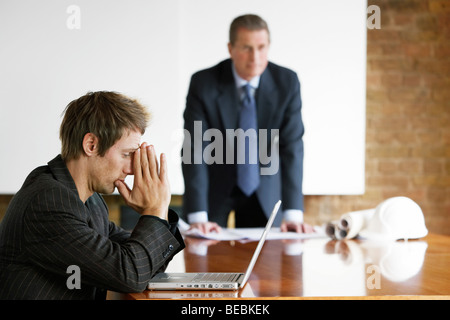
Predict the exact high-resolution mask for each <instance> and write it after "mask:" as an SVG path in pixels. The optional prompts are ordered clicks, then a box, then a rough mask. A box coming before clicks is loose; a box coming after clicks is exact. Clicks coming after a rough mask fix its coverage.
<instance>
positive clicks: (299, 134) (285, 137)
mask: <svg viewBox="0 0 450 320" xmlns="http://www.w3.org/2000/svg"><path fill="white" fill-rule="evenodd" d="M292 78H293V79H292V82H293V83H292V85H291V86H292V90H291V94H290V98H289V101H288V106H287V109H286V112H285V115H284V119H283V123H282V126H281V128H280V162H281V179H282V180H281V181H282V183H281V185H282V190H281V192H282V199H283V207H284V208H285V212H284V220H283V222H282V224H281V230H282V231H294V232H305V233H309V232H312V231H313V229H312V227H311V226H309V225H308V224H305V223H304V222H303V209H304V204H303V187H302V185H303V154H304V153H303V152H304V148H303V134H304V132H305V130H304V126H303V120H302V114H301V108H302V101H301V92H300V82H299V80H298V77H297V75H296V74H294V75H293V77H292ZM286 209H287V210H286Z"/></svg>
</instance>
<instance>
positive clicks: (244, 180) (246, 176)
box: [237, 84, 259, 196]
mask: <svg viewBox="0 0 450 320" xmlns="http://www.w3.org/2000/svg"><path fill="white" fill-rule="evenodd" d="M243 89H244V92H245V96H244V99H243V101H242V109H241V115H240V118H239V126H240V128H241V129H243V130H244V132H246V131H247V130H248V129H252V130H251V131H253V130H254V135H252V134H250V138H249V139H248V140H249V141H248V143H245V163H244V164H239V163H238V164H237V185H238V187H239V188H240V189H241V190H242V192H243V193H244V194H245V195H247V196H250V195H251V194H252V193H253V192H255V190H256V189H257V188H258V185H259V165H258V135H257V129H258V125H257V116H256V103H255V99H254V97H253V95H252V93H251V87H250V85H249V84H247V85H245V86H244V87H243ZM252 137H253V138H254V139H252ZM246 140H247V139H246ZM239 147H243V146H239V145H238V148H239ZM250 148H254V151H256V163H250V162H251V161H250V154H249V150H250ZM238 155H239V153H238ZM253 162H255V161H253Z"/></svg>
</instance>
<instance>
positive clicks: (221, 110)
mask: <svg viewBox="0 0 450 320" xmlns="http://www.w3.org/2000/svg"><path fill="white" fill-rule="evenodd" d="M239 107H240V102H239V97H238V93H237V90H236V85H235V83H234V78H233V74H232V71H231V60H229V63H226V64H225V65H224V69H223V72H222V75H221V81H220V87H219V95H218V97H217V108H218V114H219V115H220V117H221V120H222V124H223V126H224V129H235V128H236V126H237V125H238V123H239Z"/></svg>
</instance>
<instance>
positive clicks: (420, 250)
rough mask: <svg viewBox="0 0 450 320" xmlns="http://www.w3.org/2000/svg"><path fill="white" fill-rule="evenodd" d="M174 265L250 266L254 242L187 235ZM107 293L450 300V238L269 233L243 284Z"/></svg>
mask: <svg viewBox="0 0 450 320" xmlns="http://www.w3.org/2000/svg"><path fill="white" fill-rule="evenodd" d="M186 244H187V247H186V249H185V250H184V252H183V253H180V254H178V256H177V258H176V259H175V260H174V261H173V262H172V264H171V265H170V266H169V268H170V270H168V271H175V272H184V271H186V272H203V271H209V272H245V270H246V268H247V266H248V263H249V261H250V259H251V256H252V254H253V251H254V249H255V248H256V245H257V242H247V243H242V242H238V241H221V242H215V241H208V240H198V239H193V238H187V239H186ZM108 297H109V298H110V299H133V300H134V299H209V298H213V299H220V298H225V299H232V298H241V299H245V298H249V299H255V298H256V299H349V298H351V299H450V237H449V236H442V235H434V234H431V235H428V236H427V237H425V238H423V239H419V240H409V241H395V242H392V241H391V242H372V241H365V240H346V241H336V240H331V239H329V238H320V239H317V238H316V239H307V240H268V241H266V243H265V245H264V247H263V250H262V252H261V255H260V257H259V260H258V262H257V264H256V266H255V268H254V270H253V273H252V275H251V276H250V279H249V282H248V283H247V285H246V286H245V287H244V288H243V289H241V290H239V291H230V292H224V291H213V292H211V291H196V292H187V291H176V292H170V291H149V290H146V291H144V292H143V293H133V294H125V295H120V294H115V293H110V294H109V296H108Z"/></svg>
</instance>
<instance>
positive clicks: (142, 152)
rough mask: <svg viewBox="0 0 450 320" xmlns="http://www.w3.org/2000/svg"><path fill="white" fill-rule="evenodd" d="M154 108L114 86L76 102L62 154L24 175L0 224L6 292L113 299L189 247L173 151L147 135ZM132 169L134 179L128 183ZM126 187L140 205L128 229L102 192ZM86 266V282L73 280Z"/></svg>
mask: <svg viewBox="0 0 450 320" xmlns="http://www.w3.org/2000/svg"><path fill="white" fill-rule="evenodd" d="M148 119H149V114H148V113H147V111H146V109H145V107H144V106H142V105H140V104H139V103H138V102H136V101H135V100H132V99H130V98H127V97H125V96H123V95H121V94H118V93H114V92H94V93H88V94H87V95H85V96H82V97H80V98H79V99H76V100H74V101H72V102H71V103H70V104H69V105H68V106H67V108H66V110H65V115H64V119H63V121H62V124H61V128H60V138H61V143H62V151H61V155H58V156H57V157H56V158H54V159H53V160H51V161H50V162H49V163H48V165H46V166H42V167H39V168H37V169H35V170H34V171H33V172H31V173H30V175H29V176H28V177H27V179H26V180H25V183H24V184H23V186H22V188H21V189H20V191H19V192H18V193H17V194H16V195H15V196H14V198H13V199H12V200H11V203H10V204H9V207H8V209H7V212H6V215H5V217H4V219H3V221H2V222H1V224H0V299H105V298H106V290H113V291H119V292H141V291H143V290H145V288H146V286H147V283H148V282H149V280H150V279H151V278H152V276H153V275H154V274H155V273H157V272H160V271H162V270H164V269H165V267H166V266H167V264H168V263H169V261H170V260H171V259H172V257H173V256H174V255H175V254H176V253H177V252H179V251H180V250H182V249H183V248H184V242H183V240H182V237H181V235H180V233H179V231H178V229H177V227H176V225H177V222H178V216H177V214H176V213H175V212H173V211H171V210H169V209H168V207H169V203H170V196H171V194H170V188H169V182H168V174H167V160H166V158H165V156H164V155H161V157H160V166H159V164H158V159H157V156H156V153H155V150H154V148H153V146H147V144H145V143H143V144H140V139H141V136H142V135H143V134H144V132H145V129H146V127H147V123H148ZM127 175H134V184H133V188H132V189H130V188H129V187H128V186H127V185H126V184H125V182H124V179H125V178H126V176H127ZM115 187H117V188H118V190H119V192H120V194H121V195H122V196H123V198H124V200H125V202H126V203H127V204H128V205H129V206H130V207H132V208H133V209H134V210H136V211H137V212H139V213H140V214H141V217H140V219H139V221H138V223H137V225H136V227H135V229H134V230H133V232H131V233H129V232H127V231H125V230H123V229H121V228H120V227H118V226H116V225H115V224H114V223H112V222H110V221H109V220H108V208H107V206H106V204H105V202H104V200H103V198H102V196H101V195H100V193H106V194H107V193H112V192H113V191H114V189H115ZM72 270H78V271H79V272H78V275H77V276H78V277H79V284H78V285H75V286H74V285H73V283H71V281H69V280H70V279H69V278H70V277H71V276H72V272H73V271H72Z"/></svg>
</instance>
